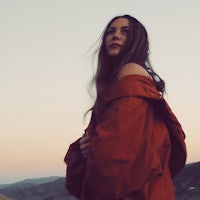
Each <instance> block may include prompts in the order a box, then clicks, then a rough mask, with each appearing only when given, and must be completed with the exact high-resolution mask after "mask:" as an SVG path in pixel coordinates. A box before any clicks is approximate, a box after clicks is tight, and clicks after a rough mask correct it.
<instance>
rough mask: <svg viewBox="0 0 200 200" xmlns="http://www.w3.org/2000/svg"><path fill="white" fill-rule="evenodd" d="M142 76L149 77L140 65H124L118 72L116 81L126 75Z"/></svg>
mask: <svg viewBox="0 0 200 200" xmlns="http://www.w3.org/2000/svg"><path fill="white" fill-rule="evenodd" d="M134 74H135V75H142V76H146V77H150V75H149V73H148V72H147V71H146V70H145V69H144V68H143V67H142V66H140V65H138V64H136V63H127V64H125V65H124V66H123V67H122V69H121V70H120V72H119V76H118V79H120V78H122V77H124V76H128V75H134Z"/></svg>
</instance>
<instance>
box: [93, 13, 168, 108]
mask: <svg viewBox="0 0 200 200" xmlns="http://www.w3.org/2000/svg"><path fill="white" fill-rule="evenodd" d="M119 18H125V19H128V21H129V32H128V35H127V39H126V42H125V45H124V46H123V47H122V49H121V51H120V53H119V55H117V56H113V57H112V56H108V55H107V51H106V43H105V40H106V36H107V32H108V29H109V28H110V26H111V24H112V23H113V22H114V21H115V20H116V19H119ZM96 52H97V53H98V60H97V71H96V74H95V75H94V78H93V81H92V82H93V83H95V86H96V101H95V104H94V107H96V106H97V104H98V105H99V103H100V102H99V101H98V100H99V97H100V95H101V94H102V92H103V91H104V90H105V89H106V88H107V87H108V86H109V85H110V84H112V83H113V82H114V81H116V80H117V76H118V73H119V71H120V69H121V68H122V67H123V66H124V65H125V64H126V63H130V62H134V63H137V64H139V65H141V66H142V67H143V68H144V69H145V70H146V71H147V72H148V73H149V74H150V75H151V77H152V78H153V80H154V82H155V85H156V88H157V90H158V91H159V92H161V93H162V94H164V92H165V82H164V80H162V79H161V77H160V76H159V75H158V74H157V73H156V72H155V71H154V69H153V67H152V66H151V63H150V60H149V40H148V34H147V31H146V29H145V27H144V26H143V25H142V23H140V22H139V21H138V20H137V19H136V18H134V17H132V16H130V15H122V16H117V17H114V18H113V19H112V20H111V21H110V22H109V23H108V24H107V26H106V27H105V29H104V31H103V33H102V38H101V44H100V47H99V49H98V50H97V51H96ZM94 107H93V108H94ZM90 110H92V108H91V109H90Z"/></svg>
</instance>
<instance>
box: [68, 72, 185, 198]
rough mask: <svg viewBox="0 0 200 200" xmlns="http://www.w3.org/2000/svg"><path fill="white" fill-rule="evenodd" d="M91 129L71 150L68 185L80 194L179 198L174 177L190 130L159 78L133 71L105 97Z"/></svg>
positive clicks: (178, 168)
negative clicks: (85, 144) (84, 151)
mask: <svg viewBox="0 0 200 200" xmlns="http://www.w3.org/2000/svg"><path fill="white" fill-rule="evenodd" d="M100 101H101V107H99V108H97V109H95V110H94V111H93V115H92V119H91V122H90V124H89V126H88V128H87V129H86V131H87V132H88V133H89V134H92V139H91V142H90V150H91V152H90V155H89V157H88V158H87V159H84V158H83V157H82V155H81V152H80V148H79V143H78V141H79V140H77V141H76V142H74V143H73V144H71V145H70V148H69V150H68V152H67V154H66V157H65V162H66V164H67V176H66V188H67V189H68V191H69V192H70V193H71V194H72V195H74V196H76V197H77V198H78V199H81V200H174V199H175V198H174V190H173V185H172V180H171V179H172V177H174V176H175V175H176V174H177V173H178V172H179V171H180V170H181V169H182V168H183V167H184V165H185V160H186V147H185V143H184V139H185V135H184V132H183V130H182V128H181V125H180V124H179V122H178V121H177V119H176V117H175V116H174V114H173V113H172V111H171V109H170V108H169V106H168V104H167V103H166V101H165V100H164V99H163V97H162V95H161V94H160V93H159V92H158V91H157V90H156V88H155V84H154V82H153V81H152V80H151V79H150V78H148V77H145V76H141V75H129V76H126V77H123V78H121V79H120V80H118V81H116V82H115V83H114V84H113V85H111V86H110V87H109V88H107V90H106V91H105V93H104V94H103V95H102V96H101V98H100Z"/></svg>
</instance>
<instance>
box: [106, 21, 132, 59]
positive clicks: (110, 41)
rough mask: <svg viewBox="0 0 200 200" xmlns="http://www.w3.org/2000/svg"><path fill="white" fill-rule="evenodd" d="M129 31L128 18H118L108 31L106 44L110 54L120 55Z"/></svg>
mask: <svg viewBox="0 0 200 200" xmlns="http://www.w3.org/2000/svg"><path fill="white" fill-rule="evenodd" d="M128 32H129V21H128V19H126V18H118V19H116V20H115V21H114V22H113V23H112V24H111V25H110V27H109V28H108V30H107V32H106V38H105V44H106V51H107V54H108V55H109V56H115V55H118V54H119V53H120V51H121V49H122V47H123V46H124V44H125V42H126V39H127V35H128Z"/></svg>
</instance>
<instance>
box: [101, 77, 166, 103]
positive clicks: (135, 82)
mask: <svg viewBox="0 0 200 200" xmlns="http://www.w3.org/2000/svg"><path fill="white" fill-rule="evenodd" d="M121 97H143V98H148V99H154V100H162V99H163V96H162V95H161V93H159V92H158V90H157V89H156V87H155V83H154V81H153V80H152V79H151V78H149V77H146V76H142V75H128V76H125V77H122V78H121V79H119V80H117V81H116V82H114V83H113V84H112V85H111V86H110V87H108V88H107V89H106V90H105V91H104V93H103V94H102V96H101V97H100V99H101V101H103V102H104V103H106V102H109V101H111V100H114V99H117V98H121Z"/></svg>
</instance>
